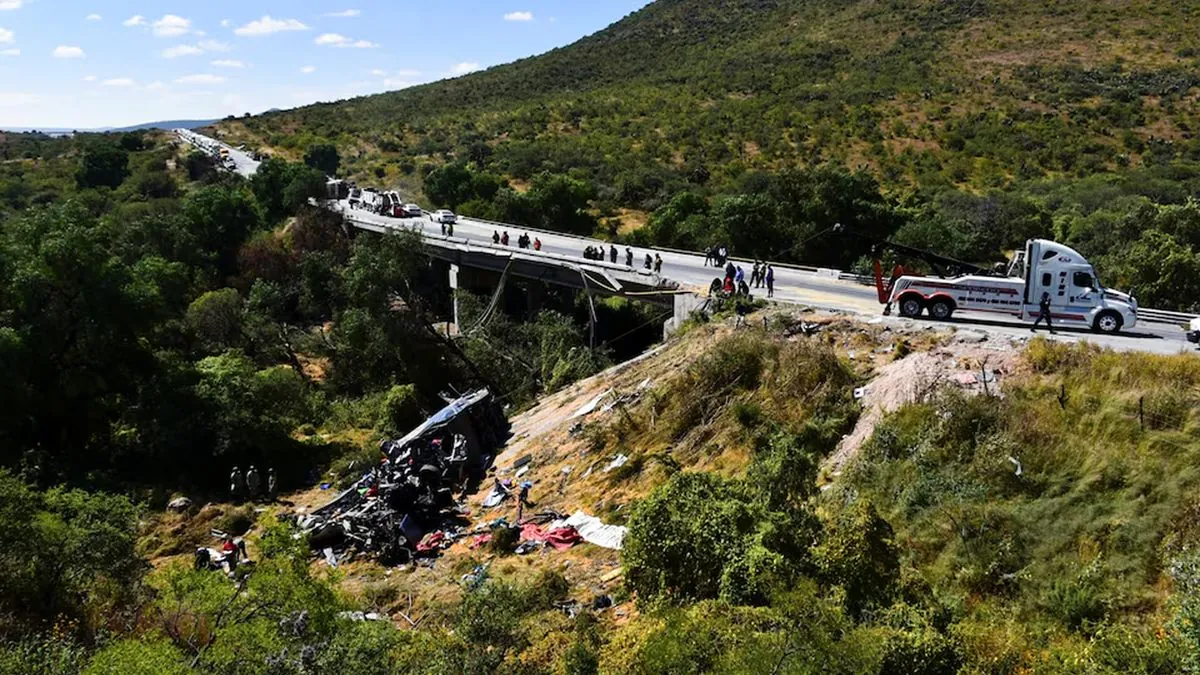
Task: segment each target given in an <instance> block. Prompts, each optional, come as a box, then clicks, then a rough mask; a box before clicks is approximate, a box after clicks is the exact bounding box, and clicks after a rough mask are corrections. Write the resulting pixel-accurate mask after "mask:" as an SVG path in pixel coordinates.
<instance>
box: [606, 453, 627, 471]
mask: <svg viewBox="0 0 1200 675" xmlns="http://www.w3.org/2000/svg"><path fill="white" fill-rule="evenodd" d="M628 463H629V456H628V455H617V456H616V457H614V458H613V461H611V462H609V463H608V466H606V467H604V473H608V472H609V471H612V470H613V469H619V468H621V467H623V466H625V465H626V464H628Z"/></svg>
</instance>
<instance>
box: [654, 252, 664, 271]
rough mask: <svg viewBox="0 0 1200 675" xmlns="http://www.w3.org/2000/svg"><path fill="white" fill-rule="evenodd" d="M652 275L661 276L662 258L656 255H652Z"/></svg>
mask: <svg viewBox="0 0 1200 675" xmlns="http://www.w3.org/2000/svg"><path fill="white" fill-rule="evenodd" d="M654 273H655V274H662V256H660V255H659V254H657V253H655V254H654Z"/></svg>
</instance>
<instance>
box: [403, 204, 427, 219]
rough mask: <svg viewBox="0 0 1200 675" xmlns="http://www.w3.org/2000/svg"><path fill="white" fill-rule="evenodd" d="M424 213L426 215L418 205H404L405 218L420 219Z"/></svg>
mask: <svg viewBox="0 0 1200 675" xmlns="http://www.w3.org/2000/svg"><path fill="white" fill-rule="evenodd" d="M423 213H425V212H424V211H423V210H422V209H421V207H420V206H418V205H416V204H405V205H404V217H405V218H420V217H421V215H422V214H423Z"/></svg>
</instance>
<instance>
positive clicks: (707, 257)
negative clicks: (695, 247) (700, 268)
mask: <svg viewBox="0 0 1200 675" xmlns="http://www.w3.org/2000/svg"><path fill="white" fill-rule="evenodd" d="M712 262H713V247H711V246H709V247H708V248H706V249H704V266H705V267H708V264H709V263H712ZM713 267H716V264H715V263H714V264H713Z"/></svg>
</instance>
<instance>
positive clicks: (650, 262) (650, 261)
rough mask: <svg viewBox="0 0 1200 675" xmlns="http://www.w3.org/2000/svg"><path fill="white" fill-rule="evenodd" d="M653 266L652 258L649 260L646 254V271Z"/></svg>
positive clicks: (648, 255)
mask: <svg viewBox="0 0 1200 675" xmlns="http://www.w3.org/2000/svg"><path fill="white" fill-rule="evenodd" d="M653 266H654V258H651V257H650V254H649V253H647V254H646V269H650V268H651V267H653Z"/></svg>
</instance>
